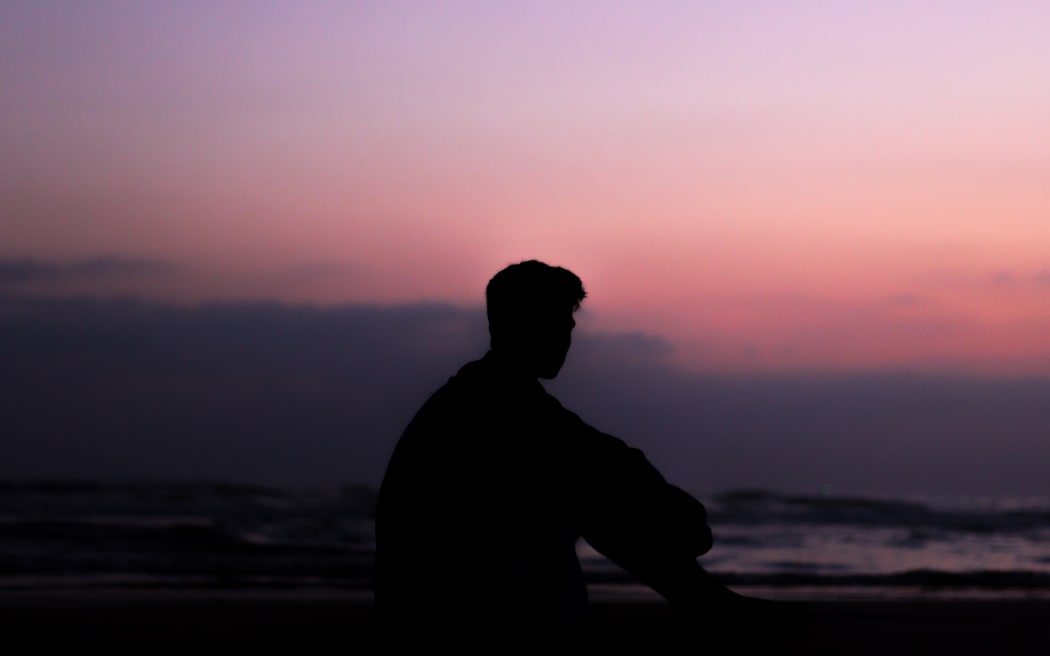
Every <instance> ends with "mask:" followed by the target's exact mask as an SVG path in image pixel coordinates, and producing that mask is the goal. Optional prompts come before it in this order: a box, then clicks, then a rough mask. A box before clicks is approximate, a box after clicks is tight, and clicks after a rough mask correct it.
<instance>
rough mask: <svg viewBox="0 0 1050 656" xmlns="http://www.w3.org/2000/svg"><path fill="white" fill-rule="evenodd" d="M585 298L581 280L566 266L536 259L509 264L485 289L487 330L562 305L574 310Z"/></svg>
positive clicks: (510, 324)
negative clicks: (552, 264) (557, 265)
mask: <svg viewBox="0 0 1050 656" xmlns="http://www.w3.org/2000/svg"><path fill="white" fill-rule="evenodd" d="M586 297H587V292H586V291H584V289H583V281H581V280H580V278H579V277H578V276H577V275H576V274H575V273H573V272H572V271H569V270H568V269H563V268H562V267H554V266H550V265H549V264H544V263H543V262H540V261H539V260H528V261H525V262H519V263H518V264H511V265H510V266H508V267H507V268H505V269H503V270H502V271H500V272H499V273H497V274H496V275H495V276H493V277H492V280H490V281H489V284H488V286H487V287H486V288H485V307H486V312H487V314H488V319H489V333H490V334H492V333H493V332H494V331H495V332H499V331H501V330H502V329H503V328H504V327H505V326H507V327H510V326H513V325H516V324H520V323H521V322H522V321H523V320H524V321H528V320H529V319H531V318H536V317H539V316H543V315H545V314H548V313H550V312H551V311H557V310H560V309H562V308H572V311H573V312H575V311H576V310H578V309H580V303H582V302H583V299H584V298H586Z"/></svg>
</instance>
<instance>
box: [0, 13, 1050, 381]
mask: <svg viewBox="0 0 1050 656" xmlns="http://www.w3.org/2000/svg"><path fill="white" fill-rule="evenodd" d="M1048 30H1050V5H1048V4H1047V3H1046V2H1042V1H1039V0H1033V1H1031V2H918V3H917V2H878V3H876V2H843V3H827V2H798V3H781V2H660V3H608V2H577V3H571V4H570V5H566V3H561V2H551V3H544V2H529V3H488V2H422V1H418V2H309V3H293V2H252V3H242V2H219V3H215V2H210V1H209V2H183V3H138V2H109V1H99V2H90V3H82V2H49V3H4V5H3V7H2V8H0V76H2V86H3V96H4V101H3V109H2V110H0V111H2V121H0V142H2V143H3V148H0V208H2V216H0V222H2V223H0V228H2V239H0V258H2V260H3V266H4V267H5V268H4V269H3V271H6V272H7V275H5V276H4V278H3V280H2V281H0V284H3V285H4V289H6V290H7V291H12V290H13V291H17V292H19V293H38V292H46V293H56V292H57V293H59V294H81V293H89V294H93V295H102V296H132V297H140V298H148V299H159V300H168V301H176V302H179V303H187V302H188V303H196V302H201V301H207V300H230V299H245V298H250V299H277V300H282V301H291V302H302V301H309V302H316V303H321V304H326V305H332V304H342V303H358V302H376V303H383V304H391V303H401V302H414V301H449V302H453V303H456V304H478V303H480V302H481V290H482V288H483V285H484V283H485V281H486V280H487V279H488V277H489V276H491V275H492V273H494V272H495V271H496V270H498V269H499V268H501V267H502V266H504V265H506V264H508V263H510V262H513V261H518V260H521V259H530V258H539V259H543V260H546V261H549V262H551V263H553V264H560V265H563V266H566V267H569V268H571V269H573V270H575V271H576V272H577V273H579V274H580V276H581V277H582V278H583V279H584V282H585V284H586V286H587V287H588V289H589V291H590V300H589V301H588V302H587V304H586V312H587V314H588V315H589V316H588V319H587V321H589V322H590V323H589V324H587V326H589V327H591V328H595V329H604V330H623V331H641V332H646V333H654V334H658V335H660V336H663V337H666V338H667V339H669V340H670V341H671V342H672V343H673V344H674V345H675V347H676V352H677V353H678V355H679V362H680V364H682V365H683V366H688V367H690V368H694V369H699V370H719V371H735V370H755V369H757V370H765V369H793V368H803V369H813V368H816V369H821V368H832V369H841V368H855V367H860V368H874V369H881V368H890V369H893V368H900V367H905V368H908V367H918V368H920V369H921V368H934V369H938V370H944V369H948V370H971V371H980V372H991V373H997V374H1001V373H1006V374H1013V373H1026V374H1031V373H1037V374H1050V338H1048V337H1047V335H1050V40H1048V39H1047V38H1046V35H1047V33H1048ZM33 267H36V268H35V269H34V268H33ZM30 269H32V270H34V271H36V270H39V271H42V272H50V274H49V275H33V273H32V271H30ZM12 272H17V273H18V275H15V273H12Z"/></svg>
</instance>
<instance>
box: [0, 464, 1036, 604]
mask: <svg viewBox="0 0 1050 656" xmlns="http://www.w3.org/2000/svg"><path fill="white" fill-rule="evenodd" d="M701 500H702V501H703V502H704V504H705V506H706V507H707V509H708V513H709V523H710V525H711V527H712V528H713V530H714V534H715V546H714V547H713V548H712V550H711V551H710V553H708V554H706V555H704V556H703V557H702V558H700V563H701V564H702V565H703V566H704V567H705V568H707V569H708V570H709V571H710V572H712V573H713V574H715V575H716V576H717V577H718V578H719V579H720V580H722V581H724V582H725V583H726V584H727V585H729V586H730V587H732V588H734V589H736V590H739V591H741V592H745V593H751V594H759V595H762V596H767V597H773V598H811V599H814V598H816V599H852V598H864V599H873V598H874V599H878V598H898V599H899V598H944V597H975V598H984V599H1005V598H1018V597H1025V598H1050V548H1048V546H1047V545H1050V500H1048V499H1041V498H1024V499H1016V498H936V497H908V498H896V499H894V498H868V497H855V496H836V495H830V494H814V495H789V494H782V493H777V492H771V491H761V490H756V491H734V492H727V493H723V494H715V495H710V496H702V497H701ZM374 505H375V493H374V490H372V489H370V488H368V487H363V486H345V487H339V488H327V489H281V488H275V487H264V486H254V485H238V484H228V483H214V482H191V483H186V482H163V483H157V482H149V483H119V484H118V483H98V482H86V481H28V482H27V481H22V482H6V483H4V482H0V603H3V604H7V605H12V604H24V603H92V602H93V601H98V600H112V599H123V600H135V601H142V600H149V599H172V598H179V599H202V598H207V599H229V598H231V597H236V598H241V599H257V600H261V601H265V600H267V599H273V598H277V597H279V598H282V599H286V600H288V599H304V600H316V599H321V598H324V599H355V600H361V599H365V598H367V597H368V595H370V587H369V586H370V581H371V576H372V563H373V554H374V536H373V524H372V517H373V510H374ZM444 539H450V540H454V539H455V536H454V535H448V536H445V538H444ZM488 548H490V549H499V545H498V544H492V545H488ZM578 552H579V554H580V558H581V562H582V564H583V567H584V570H585V572H586V574H587V576H588V578H589V580H590V581H591V590H592V597H593V598H596V599H610V598H612V599H642V598H652V597H653V596H654V595H653V593H652V592H651V591H648V590H647V589H646V588H644V586H641V585H639V584H637V583H636V582H634V581H633V580H632V579H631V578H630V577H629V576H627V575H626V574H625V573H624V572H623V571H622V570H620V569H619V568H618V567H617V566H616V565H614V564H612V563H610V562H609V561H608V560H606V559H604V558H603V557H602V556H601V555H600V554H597V553H596V552H594V550H592V549H591V548H590V547H589V546H588V545H587V544H586V543H585V542H583V541H581V542H580V544H579V548H578ZM420 557H421V558H426V552H425V549H421V552H420ZM433 566H434V567H441V566H442V565H441V563H438V562H434V563H433Z"/></svg>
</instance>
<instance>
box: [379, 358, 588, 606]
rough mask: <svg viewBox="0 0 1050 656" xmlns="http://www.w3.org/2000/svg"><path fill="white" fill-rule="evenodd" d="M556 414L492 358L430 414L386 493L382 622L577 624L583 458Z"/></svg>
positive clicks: (582, 594) (582, 602)
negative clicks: (555, 427)
mask: <svg viewBox="0 0 1050 656" xmlns="http://www.w3.org/2000/svg"><path fill="white" fill-rule="evenodd" d="M559 410H560V406H558V405H557V402H556V401H554V399H552V398H551V397H549V396H547V394H546V393H545V392H544V391H543V389H542V387H540V385H539V383H538V382H536V381H534V380H533V381H527V380H525V381H522V380H520V379H516V378H514V377H510V376H507V375H506V374H505V372H502V371H501V370H500V368H499V367H498V365H497V364H496V363H494V362H493V361H492V358H485V359H484V360H481V361H478V362H473V363H470V364H468V365H467V366H465V367H464V368H463V369H462V370H461V371H460V373H459V374H458V375H457V376H456V377H455V378H453V379H452V380H450V381H449V383H448V384H447V385H445V386H444V387H443V388H441V389H440V390H439V391H438V392H436V393H435V394H434V395H433V396H432V397H431V399H430V400H429V401H428V402H427V403H426V404H425V405H424V406H423V408H422V409H421V410H420V411H419V413H418V414H417V415H416V417H415V418H414V419H413V420H412V422H411V423H410V424H409V426H408V428H407V429H406V430H405V433H404V435H403V436H402V438H401V441H400V442H399V443H398V446H397V449H396V451H395V453H394V456H393V457H392V458H391V461H390V465H389V467H388V470H387V474H386V477H385V478H384V482H383V486H382V488H381V489H380V497H379V505H378V509H377V517H376V541H377V559H378V562H377V589H376V603H377V607H378V608H379V610H380V612H381V613H383V614H384V615H385V616H391V615H393V616H394V617H396V618H397V619H398V621H401V622H406V621H407V622H409V623H412V624H418V623H420V622H428V623H433V622H438V621H440V622H441V623H447V622H449V621H453V622H454V621H457V618H459V619H460V620H462V621H470V622H475V621H480V620H483V621H484V622H485V623H492V622H501V623H519V622H522V621H525V620H526V619H527V618H531V620H533V621H540V622H553V623H564V622H572V621H575V620H578V619H579V617H580V616H581V615H582V614H583V613H584V612H585V609H586V589H585V587H584V583H583V579H582V574H581V573H580V568H579V563H578V562H577V559H576V555H575V542H576V540H577V539H578V538H579V528H578V526H577V524H578V522H576V521H575V517H574V506H576V505H577V502H576V501H575V500H574V497H576V496H578V495H577V494H576V493H575V492H574V490H573V486H574V484H575V483H576V481H575V478H574V471H573V470H578V466H576V464H575V461H576V460H578V458H579V456H578V455H577V454H575V453H573V451H574V449H573V448H572V445H571V443H570V440H562V439H560V438H561V437H563V436H561V435H557V434H555V433H554V432H552V424H553V423H555V422H557V420H558V417H557V414H558V411H559ZM552 420H553V421H552ZM565 437H567V438H571V436H565ZM576 475H577V476H578V474H576Z"/></svg>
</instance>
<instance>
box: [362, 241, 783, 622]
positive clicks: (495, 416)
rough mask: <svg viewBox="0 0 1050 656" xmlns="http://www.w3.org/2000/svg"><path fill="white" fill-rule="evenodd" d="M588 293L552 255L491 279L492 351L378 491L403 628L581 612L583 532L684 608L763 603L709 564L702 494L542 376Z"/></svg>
mask: <svg viewBox="0 0 1050 656" xmlns="http://www.w3.org/2000/svg"><path fill="white" fill-rule="evenodd" d="M585 295H586V294H585V292H584V289H583V285H582V283H581V281H580V279H579V278H578V277H577V276H576V275H574V274H573V273H571V272H570V271H568V270H566V269H563V268H560V267H551V266H548V265H546V264H543V263H541V262H537V261H528V262H522V263H520V264H515V265H511V266H509V267H507V268H506V269H504V270H502V271H500V272H499V273H498V274H496V276H495V277H494V278H492V280H491V281H490V282H489V284H488V288H487V290H486V300H487V312H488V321H489V334H490V337H491V348H490V350H489V351H488V353H487V354H485V356H484V357H483V358H481V359H480V360H477V361H475V362H470V363H468V364H467V365H465V366H464V367H463V368H462V369H460V371H459V373H458V374H456V375H455V376H454V377H452V378H451V379H450V380H449V381H448V383H447V384H445V385H444V386H443V387H441V388H440V389H439V390H438V391H437V392H435V393H434V394H433V396H431V397H430V399H429V400H428V401H427V402H426V403H425V404H424V405H423V407H422V408H421V409H420V410H419V412H418V413H417V414H416V415H415V417H414V418H413V419H412V421H411V422H410V423H409V425H408V427H407V428H406V429H405V431H404V434H403V435H402V436H401V439H400V441H399V442H398V444H397V447H396V448H395V450H394V453H393V456H392V457H391V459H390V463H389V466H388V468H387V471H386V475H385V477H384V479H383V483H382V487H381V488H380V491H379V498H378V503H377V509H376V589H375V595H376V596H375V599H376V609H377V612H378V613H379V616H380V618H381V620H382V621H383V623H384V625H385V626H387V627H388V628H395V627H402V628H406V629H410V628H415V627H420V626H426V627H429V628H432V629H437V630H440V631H445V632H454V631H464V630H469V627H479V626H481V627H487V628H489V629H493V628H500V629H515V630H518V631H519V632H521V631H530V632H531V631H543V630H546V629H551V628H559V630H560V629H561V628H566V627H578V626H582V625H583V624H584V623H585V620H586V618H587V612H588V599H587V587H586V584H585V581H584V577H583V574H582V572H581V569H580V563H579V560H578V558H577V555H576V543H577V540H578V539H579V538H581V537H582V538H583V539H585V540H586V541H587V542H588V543H589V544H590V545H591V546H593V547H594V548H595V549H596V550H597V551H599V552H601V553H602V554H604V555H605V556H607V557H608V558H609V559H611V560H612V561H613V562H615V563H617V564H619V565H620V566H621V567H623V568H624V569H625V570H627V571H628V572H629V573H631V574H632V575H634V576H635V577H636V578H637V579H639V580H640V581H642V582H643V583H645V584H646V585H648V586H650V587H652V588H653V589H654V590H656V591H657V592H658V593H660V594H661V595H662V596H664V597H665V598H666V599H667V600H668V601H669V602H670V603H671V604H672V605H673V606H675V607H676V608H678V609H684V610H686V611H687V612H691V611H692V609H698V608H711V607H726V606H727V605H729V606H732V605H734V604H740V603H741V602H743V601H756V602H759V601H760V600H750V599H748V598H745V597H741V596H739V595H737V594H735V593H733V592H732V591H730V590H728V589H727V588H725V587H724V586H722V585H721V584H719V583H718V582H716V581H715V580H714V579H713V578H712V577H710V575H708V574H707V573H706V572H705V571H704V570H703V569H702V568H701V567H700V565H699V564H698V563H697V561H696V559H697V557H698V556H700V555H702V554H704V553H706V552H707V551H708V550H709V549H711V545H712V536H711V530H710V528H708V526H707V515H706V512H705V510H704V506H703V505H701V504H700V502H699V501H697V500H696V499H694V498H693V497H691V496H690V495H688V494H686V493H685V492H683V491H682V490H680V489H679V488H677V487H675V486H673V485H671V484H669V483H668V482H667V481H666V480H665V479H664V477H663V476H661V474H660V473H659V472H658V471H657V470H656V469H655V468H654V467H653V466H652V465H651V464H650V463H649V461H648V460H646V458H645V456H644V455H643V454H642V452H641V451H639V450H638V449H634V448H631V447H629V446H627V445H626V444H625V443H624V442H622V441H621V440H619V439H617V438H615V437H612V436H610V435H606V434H605V433H602V432H601V431H599V430H597V429H595V428H592V427H591V426H589V425H587V424H586V423H584V422H583V421H582V420H581V419H580V418H579V417H578V416H576V415H575V414H573V413H572V412H570V411H569V410H567V409H565V408H564V407H562V405H561V404H560V403H559V402H558V401H557V400H556V399H555V398H554V397H553V396H551V395H550V394H548V393H547V392H546V391H545V390H544V388H543V386H542V385H541V384H540V383H539V381H538V380H537V379H538V378H544V379H552V378H554V377H555V376H557V375H558V372H559V370H560V369H561V367H562V364H563V363H564V362H565V357H566V355H567V353H568V350H569V345H570V343H571V334H572V330H573V327H574V326H575V325H576V323H575V321H574V319H573V313H574V311H575V310H576V309H578V308H579V305H580V303H581V302H582V301H583V299H584V297H585ZM765 603H770V602H765Z"/></svg>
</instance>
